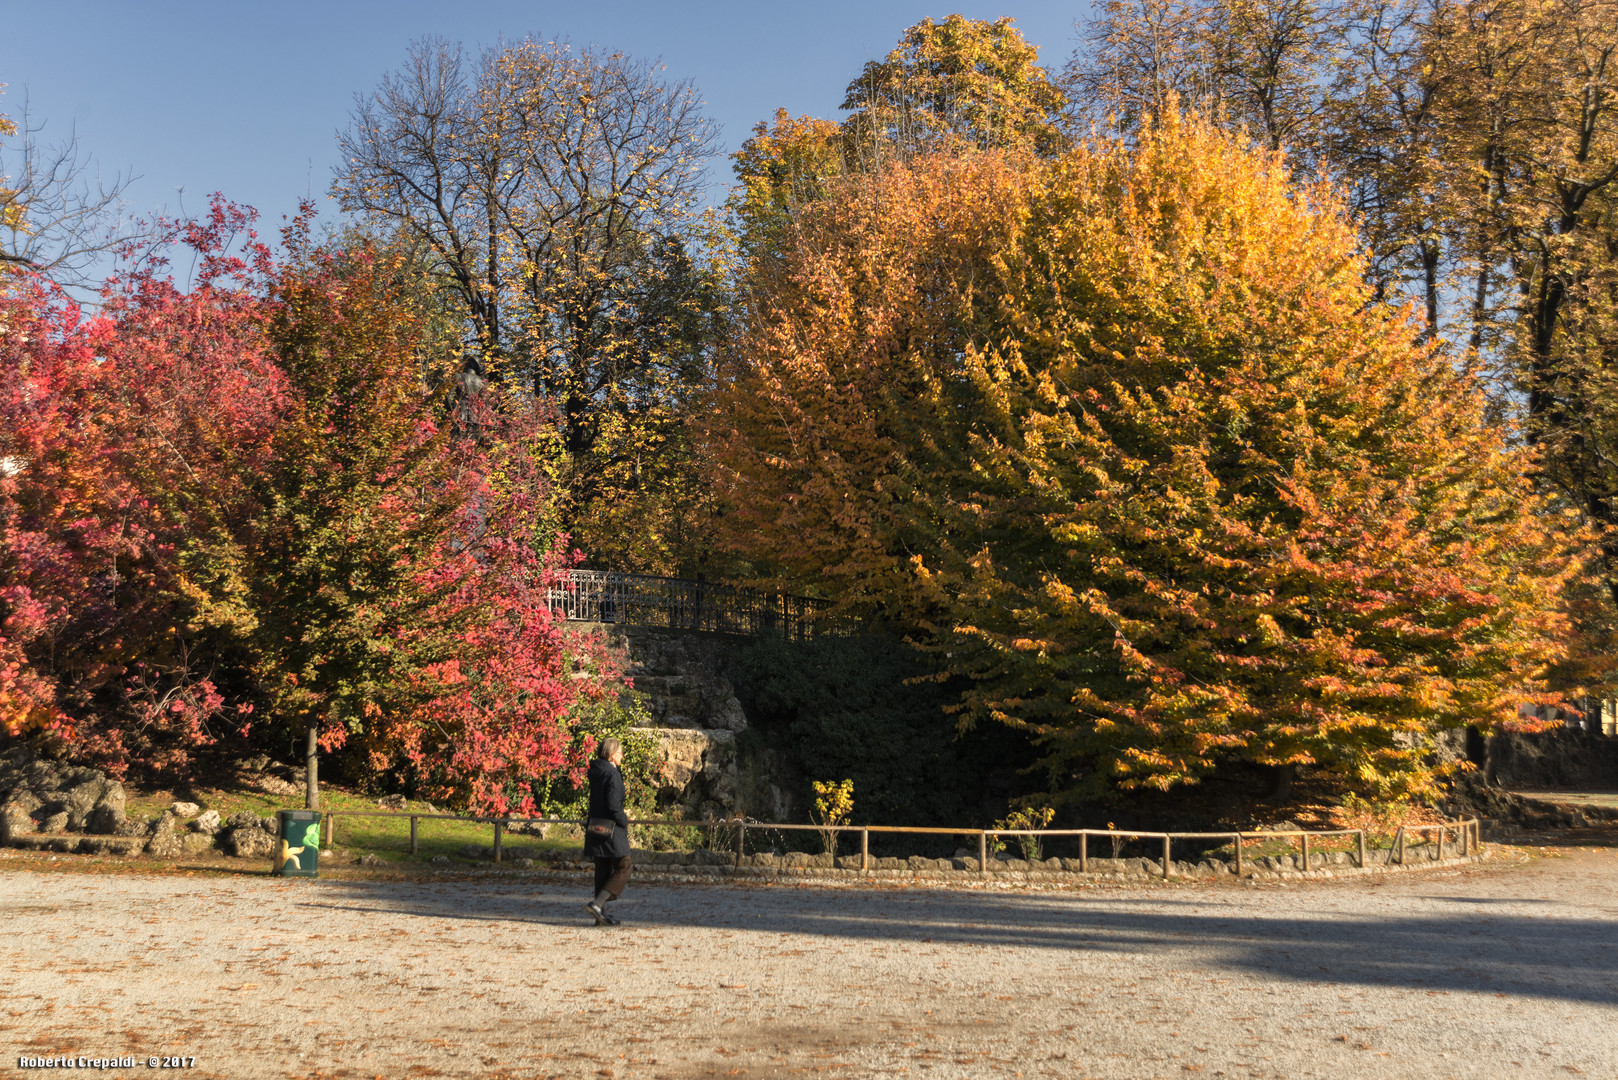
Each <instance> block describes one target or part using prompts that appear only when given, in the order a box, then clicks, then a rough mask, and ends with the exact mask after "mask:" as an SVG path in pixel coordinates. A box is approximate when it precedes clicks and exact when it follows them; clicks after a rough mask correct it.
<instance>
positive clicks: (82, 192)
mask: <svg viewBox="0 0 1618 1080" xmlns="http://www.w3.org/2000/svg"><path fill="white" fill-rule="evenodd" d="M3 85H4V84H0V88H3ZM44 132H45V125H44V123H43V122H42V121H39V120H36V119H35V118H34V117H33V115H32V113H31V110H30V109H29V107H28V104H27V103H26V100H25V103H24V106H23V110H22V113H21V120H20V122H18V121H13V120H12V119H10V118H9V117H7V116H4V115H0V269H6V268H10V269H18V268H26V269H28V270H31V271H34V272H37V273H42V274H45V275H47V276H49V277H50V278H51V279H52V280H54V281H56V282H57V283H58V284H60V285H64V286H67V287H69V288H72V289H75V290H76V291H77V292H79V293H80V294H81V295H82V294H84V293H89V294H91V295H92V296H93V295H94V292H95V290H96V288H97V287H98V286H99V284H100V276H99V274H97V273H96V270H97V263H98V262H100V261H102V260H107V259H110V258H111V257H112V256H113V255H114V254H115V253H116V252H117V251H118V250H119V249H120V248H122V247H124V246H125V245H128V244H130V243H132V242H134V241H137V240H139V239H141V238H142V237H143V236H145V235H147V229H146V226H144V225H142V224H141V223H139V222H135V221H131V220H129V219H127V218H125V216H124V213H123V197H124V193H125V191H126V190H127V189H128V187H129V182H130V179H131V178H130V177H127V176H123V175H118V174H115V175H113V176H110V177H106V176H103V175H101V173H100V170H99V168H98V167H97V164H96V161H95V159H94V158H93V157H92V156H90V155H89V154H88V153H86V152H85V149H84V147H83V146H82V145H81V144H80V142H79V138H78V134H77V132H75V131H72V130H71V129H70V130H69V131H68V133H67V134H66V135H65V136H63V137H62V138H61V139H59V140H56V141H46V139H45V137H44Z"/></svg>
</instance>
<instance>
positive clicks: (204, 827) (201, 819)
mask: <svg viewBox="0 0 1618 1080" xmlns="http://www.w3.org/2000/svg"><path fill="white" fill-rule="evenodd" d="M191 827H192V828H193V829H195V830H197V832H201V833H207V834H208V835H209V836H212V835H214V834H215V833H217V832H218V831H219V830H220V829H221V828H223V827H224V823H223V822H221V821H220V820H219V811H217V810H204V811H203V812H202V813H201V814H200V815H199V816H198V817H197V819H196V820H195V821H193V822H192V823H191Z"/></svg>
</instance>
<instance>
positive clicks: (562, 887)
mask: <svg viewBox="0 0 1618 1080" xmlns="http://www.w3.org/2000/svg"><path fill="white" fill-rule="evenodd" d="M1577 839H1578V838H1574V840H1575V843H1574V844H1571V845H1569V846H1565V847H1561V848H1557V849H1549V850H1545V851H1542V852H1541V853H1539V854H1536V855H1534V856H1533V857H1529V858H1517V857H1513V856H1511V855H1509V854H1508V855H1507V856H1506V857H1503V858H1500V859H1496V860H1493V862H1494V864H1495V865H1493V866H1489V867H1488V868H1486V869H1469V870H1466V871H1442V872H1434V873H1427V874H1411V875H1398V876H1390V877H1387V878H1377V879H1370V880H1362V879H1349V880H1342V881H1331V882H1319V883H1298V884H1293V885H1290V886H1286V885H1266V886H1252V885H1236V884H1228V883H1227V884H1220V885H1209V884H1202V885H1195V884H1191V883H1180V884H1175V883H1169V884H1156V885H1151V886H1140V887H1129V888H1122V887H1098V888H1084V889H1079V890H1072V891H1049V892H1046V891H1034V890H1009V889H959V888H956V889H942V888H891V887H887V888H876V887H856V888H824V887H820V888H807V887H794V886H790V885H763V886H761V885H753V886H740V885H737V886H730V885H725V886H711V887H699V886H670V885H655V884H650V883H648V882H644V881H642V882H635V883H632V884H631V887H630V889H629V891H628V892H627V893H626V895H625V897H624V899H623V900H622V901H620V902H619V903H618V904H616V905H614V907H615V908H616V910H617V911H618V914H620V915H621V916H622V918H623V920H624V925H623V926H621V927H617V928H604V929H597V928H596V927H594V926H590V925H586V923H587V918H586V916H585V913H584V911H583V910H582V908H581V906H580V905H581V903H582V901H583V900H584V888H585V886H584V884H583V883H582V882H559V881H540V880H533V879H531V880H523V879H520V878H519V879H512V878H502V879H490V878H482V879H466V878H454V879H451V878H443V879H439V880H432V881H410V880H397V879H394V880H388V879H381V878H364V877H358V876H355V877H345V878H322V879H320V880H314V881H310V880H280V879H273V878H266V877H262V876H246V875H234V876H233V875H227V874H217V873H216V874H195V875H190V876H187V875H183V874H155V873H141V872H135V873H130V872H125V873H84V872H80V871H79V870H72V871H69V870H68V869H67V866H68V860H63V862H62V863H61V864H59V865H56V866H53V865H51V864H44V865H41V864H38V863H34V864H32V866H33V868H32V869H18V868H17V867H19V866H20V865H22V864H19V863H17V862H16V861H8V862H4V863H0V920H3V921H0V926H3V930H0V934H3V936H0V1046H3V1048H4V1049H5V1051H6V1053H7V1054H8V1056H9V1060H8V1061H6V1062H5V1070H6V1072H5V1075H17V1076H42V1075H45V1074H44V1072H43V1070H37V1069H20V1068H18V1067H17V1064H18V1059H19V1058H21V1057H25V1056H27V1057H34V1056H58V1055H73V1056H75V1057H79V1056H84V1057H98V1058H109V1057H114V1056H121V1055H131V1056H133V1057H135V1058H136V1059H137V1062H138V1064H137V1065H136V1067H134V1068H132V1069H125V1068H117V1069H108V1070H101V1071H98V1072H96V1073H95V1075H98V1076H104V1077H109V1076H120V1077H123V1076H130V1077H133V1076H142V1077H149V1076H154V1075H158V1074H160V1073H164V1072H171V1071H176V1070H167V1069H160V1068H159V1069H154V1068H149V1067H148V1066H147V1065H146V1060H147V1058H148V1057H149V1056H153V1055H156V1056H158V1057H159V1059H160V1060H161V1058H162V1057H163V1056H165V1055H179V1056H181V1057H182V1059H194V1062H192V1063H191V1064H190V1065H189V1066H188V1067H185V1068H182V1069H180V1070H177V1071H180V1072H184V1073H186V1074H187V1075H189V1076H192V1077H223V1078H230V1080H244V1078H257V1077H274V1078H297V1077H355V1078H372V1077H385V1078H388V1080H394V1078H402V1077H418V1076H419V1077H492V1078H501V1077H523V1078H528V1077H552V1076H559V1077H615V1078H623V1077H646V1078H653V1077H668V1078H682V1080H683V1078H687V1077H707V1076H720V1077H731V1076H735V1077H777V1076H794V1075H800V1074H801V1075H815V1076H833V1077H863V1076H887V1075H908V1076H912V1077H923V1076H925V1077H938V1078H943V1077H979V1076H1026V1077H1036V1076H1037V1077H1063V1078H1069V1077H1105V1078H1113V1077H1125V1078H1135V1077H1186V1076H1190V1075H1200V1076H1202V1077H1214V1076H1228V1077H1249V1076H1251V1077H1288V1078H1291V1077H1300V1078H1301V1077H1321V1078H1331V1080H1340V1078H1346V1077H1354V1078H1358V1077H1371V1078H1389V1080H1392V1078H1399V1080H1406V1078H1425V1077H1435V1078H1436V1077H1456V1078H1479V1080H1482V1078H1489V1080H1496V1078H1535V1077H1567V1076H1570V1075H1588V1076H1592V1077H1614V1076H1618V849H1613V848H1608V847H1598V846H1590V845H1579V844H1577V843H1576V841H1577ZM1586 839H1587V840H1588V841H1590V842H1591V844H1592V845H1593V843H1594V842H1597V841H1599V840H1601V839H1603V838H1599V837H1596V836H1593V835H1592V836H1590V837H1587V838H1586ZM1606 839H1610V838H1606ZM8 871H9V872H8ZM52 1075H59V1074H54V1073H53V1074H52ZM73 1075H79V1076H83V1075H87V1074H85V1073H83V1072H76V1073H74V1074H73Z"/></svg>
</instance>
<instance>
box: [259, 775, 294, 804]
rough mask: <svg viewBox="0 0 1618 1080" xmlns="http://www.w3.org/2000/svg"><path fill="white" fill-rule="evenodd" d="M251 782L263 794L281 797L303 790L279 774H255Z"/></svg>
mask: <svg viewBox="0 0 1618 1080" xmlns="http://www.w3.org/2000/svg"><path fill="white" fill-rule="evenodd" d="M252 783H253V786H254V787H256V788H258V789H259V790H260V791H262V792H264V794H266V795H274V796H276V797H277V798H283V799H284V798H287V797H289V796H292V795H297V794H300V793H301V792H302V791H303V789H302V788H301V787H299V786H298V785H297V784H294V783H293V782H292V781H290V780H282V779H281V778H280V777H279V776H268V775H266V776H256V777H254V778H253V781H252Z"/></svg>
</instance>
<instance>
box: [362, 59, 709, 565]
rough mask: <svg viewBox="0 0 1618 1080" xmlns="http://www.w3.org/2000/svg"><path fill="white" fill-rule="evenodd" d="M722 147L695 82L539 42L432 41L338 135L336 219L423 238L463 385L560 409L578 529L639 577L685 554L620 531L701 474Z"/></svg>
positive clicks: (664, 510) (669, 503) (675, 499)
mask: <svg viewBox="0 0 1618 1080" xmlns="http://www.w3.org/2000/svg"><path fill="white" fill-rule="evenodd" d="M713 138H714V134H713V127H712V125H711V123H710V122H709V121H708V120H707V119H706V118H705V117H704V116H703V115H702V113H701V110H700V107H699V103H698V101H697V96H696V92H695V90H694V88H693V87H692V86H691V84H690V83H689V82H685V81H679V80H672V79H667V78H665V77H664V76H663V75H662V73H661V70H660V69H659V68H658V67H657V66H656V65H654V64H651V63H647V62H645V61H640V60H636V59H634V58H632V57H629V56H627V55H625V54H623V53H607V52H602V51H599V50H594V49H586V50H582V51H575V50H574V49H572V48H571V47H570V46H568V45H567V44H566V43H564V42H555V41H551V42H544V41H540V40H537V39H534V38H524V39H522V40H520V41H517V42H512V43H507V44H502V45H500V46H497V47H494V48H490V49H486V50H483V51H482V52H481V53H479V54H477V55H475V56H468V55H467V54H466V53H465V52H464V51H463V50H462V49H461V48H460V47H459V46H451V45H449V44H447V43H445V42H442V41H438V40H424V41H420V42H417V43H416V44H414V45H412V46H411V48H410V51H409V54H408V56H407V59H406V62H405V64H404V66H403V67H402V68H401V69H400V70H399V71H397V72H395V73H393V74H390V75H388V76H387V77H385V78H384V79H383V81H382V83H381V84H380V86H379V87H378V88H377V90H376V91H375V92H374V93H372V94H370V95H367V96H363V97H360V98H359V99H357V101H356V105H355V109H354V113H353V116H352V120H351V123H350V126H349V127H348V129H347V130H346V131H344V132H343V133H342V135H341V136H340V138H339V147H340V149H341V152H342V154H343V158H344V163H343V165H342V166H340V167H339V169H338V170H337V175H336V180H335V184H334V190H335V191H336V193H337V194H338V196H339V198H340V200H341V202H342V205H343V207H344V208H345V209H347V210H350V211H353V212H355V213H357V214H360V215H364V216H365V217H366V218H368V219H370V220H371V221H373V222H375V223H377V224H378V225H379V226H380V227H383V228H386V229H390V230H397V231H398V232H399V233H400V234H401V236H402V237H403V238H405V239H406V240H407V241H409V242H410V243H412V244H414V245H415V246H416V247H417V248H418V250H419V251H421V252H422V253H423V254H425V255H426V256H427V257H428V262H429V265H430V270H431V273H432V275H433V276H434V277H435V278H436V279H437V280H438V282H439V283H440V284H441V285H442V287H443V288H444V289H446V290H448V292H449V293H450V294H451V295H452V296H454V297H455V299H456V301H457V304H458V306H459V308H460V311H461V314H462V316H463V318H464V320H465V327H466V344H465V349H464V352H463V355H462V370H461V372H460V373H459V375H458V378H459V380H460V382H461V384H462V386H463V389H464V390H465V391H466V392H470V391H472V390H475V389H476V388H477V387H478V386H481V385H482V384H483V383H484V382H485V381H491V380H492V381H494V382H496V383H500V384H502V385H505V386H508V387H510V388H512V389H514V390H515V391H517V392H518V393H520V394H523V395H532V396H534V397H535V398H537V399H539V400H541V401H544V402H545V403H547V405H548V406H549V408H550V410H551V411H552V412H553V414H554V415H555V417H556V424H557V431H558V439H559V440H560V446H561V450H562V452H563V457H562V459H561V460H562V463H563V470H564V471H563V472H562V473H561V474H560V475H559V476H558V477H557V479H558V482H559V487H560V497H561V498H562V499H563V500H564V503H565V506H564V511H563V516H564V519H565V521H566V523H567V525H568V527H569V528H570V529H572V530H573V531H574V532H575V533H576V534H577V535H576V536H575V539H576V540H577V542H578V543H579V544H580V545H581V546H583V547H584V548H585V549H586V550H588V551H590V552H591V553H592V554H594V555H595V556H597V557H607V558H610V559H612V560H613V561H614V563H615V564H617V565H620V566H622V565H623V564H624V563H625V562H627V563H628V564H629V565H628V566H627V567H624V568H630V569H669V568H671V567H672V563H673V562H677V561H678V560H679V559H680V558H681V557H682V556H681V554H680V553H679V552H678V551H675V550H673V549H674V547H677V544H675V543H674V542H673V541H671V540H669V539H668V537H667V535H666V532H667V530H665V532H664V533H663V534H659V537H658V539H656V540H653V541H652V542H650V543H648V544H647V545H645V546H644V547H637V546H636V545H635V544H634V543H632V542H630V540H631V538H630V537H627V536H626V535H625V534H623V533H622V532H621V531H619V530H618V529H617V528H616V525H615V524H614V523H615V522H616V521H618V520H619V519H620V518H621V517H623V516H625V515H627V516H630V517H633V516H635V515H636V514H642V515H644V516H645V517H646V518H647V519H648V520H650V521H662V520H663V519H665V518H668V517H674V518H678V517H679V515H680V513H681V512H682V510H681V507H682V506H683V505H685V501H689V498H691V497H692V496H689V493H688V489H689V487H690V485H691V484H693V483H695V482H696V481H695V479H694V466H693V465H692V463H691V462H690V461H689V459H688V458H686V457H683V456H682V454H681V452H680V451H681V447H683V446H684V445H685V439H684V437H683V434H682V426H683V424H684V422H685V411H684V409H685V403H686V400H687V398H688V396H689V394H690V392H691V390H692V389H693V383H694V382H697V381H700V380H701V378H702V377H703V375H704V365H705V363H706V361H707V357H706V352H705V351H704V350H705V346H706V344H707V342H708V341H709V339H710V338H711V337H712V334H711V332H710V330H711V324H712V323H713V321H714V320H715V319H717V318H718V315H719V312H720V310H721V307H722V303H721V297H720V294H719V292H718V289H717V286H718V282H719V275H718V273H717V272H716V271H715V270H713V269H712V268H711V267H709V265H708V264H707V263H706V262H705V260H704V258H703V254H702V250H703V247H704V244H705V240H704V237H703V233H702V228H701V224H700V220H699V217H700V216H699V215H698V213H697V212H696V202H697V199H698V197H699V195H700V193H701V184H702V181H701V171H702V167H703V164H704V161H705V160H706V158H707V157H708V156H709V154H710V153H711V150H712V143H713ZM682 500H684V501H682ZM670 528H675V526H670Z"/></svg>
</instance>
